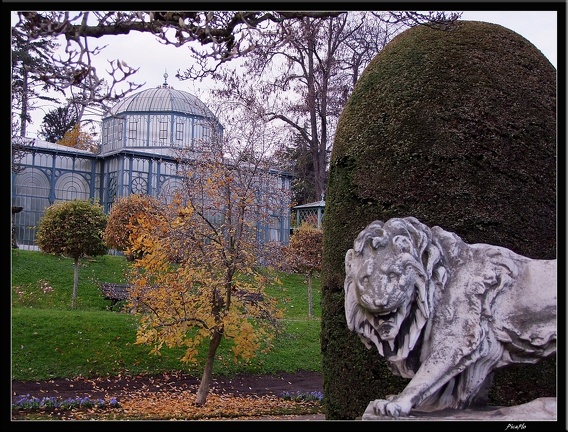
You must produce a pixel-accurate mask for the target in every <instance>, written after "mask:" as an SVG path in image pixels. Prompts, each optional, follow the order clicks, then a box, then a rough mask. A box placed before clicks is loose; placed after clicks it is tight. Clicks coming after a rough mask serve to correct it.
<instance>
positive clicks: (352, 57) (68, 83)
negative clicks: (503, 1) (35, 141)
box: [12, 11, 460, 199]
mask: <svg viewBox="0 0 568 432" xmlns="http://www.w3.org/2000/svg"><path fill="white" fill-rule="evenodd" d="M356 14H362V15H361V16H359V15H356ZM17 17H18V19H17V22H16V23H15V25H14V26H13V28H12V35H13V38H14V39H16V38H18V39H19V40H24V41H28V42H29V43H31V42H33V41H35V40H51V39H53V40H57V41H58V43H59V44H61V46H62V47H64V53H63V54H61V56H55V55H54V56H53V58H52V64H51V68H47V70H42V72H41V73H39V74H38V78H39V80H40V81H43V82H44V83H45V84H46V85H48V86H49V87H50V88H54V89H56V90H58V91H59V92H61V93H63V94H66V95H67V99H68V100H69V102H72V103H74V104H77V105H79V106H83V108H85V107H87V106H88V107H89V108H90V109H98V110H101V111H102V113H103V114H107V113H108V112H109V107H110V105H111V104H112V103H113V102H114V101H116V100H118V99H121V98H123V97H124V96H126V95H127V94H129V93H131V92H133V91H135V90H137V89H139V88H140V87H141V86H142V84H137V83H135V82H134V81H132V79H133V78H135V74H136V72H137V71H138V69H136V68H134V67H131V66H129V65H128V64H126V63H125V62H124V61H123V60H121V59H107V62H108V68H107V69H106V70H105V71H104V73H105V75H104V76H105V77H106V78H102V76H103V75H101V71H100V70H99V71H98V70H97V68H96V67H95V65H94V63H93V59H94V58H95V57H96V56H97V55H99V54H100V53H101V51H102V50H103V49H104V48H105V46H91V45H92V44H93V40H95V41H97V40H99V38H101V37H103V36H113V35H115V36H116V35H128V34H131V32H138V33H148V34H151V35H154V36H155V37H156V40H157V41H158V42H159V43H161V44H163V45H170V46H175V47H180V48H181V47H184V48H186V49H187V51H186V53H187V56H188V60H191V62H190V64H191V66H190V67H189V68H187V69H186V70H184V71H178V72H177V74H176V76H177V77H178V78H179V79H181V80H190V79H191V80H197V79H201V78H204V77H211V78H214V79H215V80H216V82H218V83H221V82H222V83H224V86H225V88H228V89H230V91H232V92H235V93H239V92H240V93H241V94H240V95H239V96H240V98H241V101H243V102H244V103H247V104H250V105H252V106H256V108H257V112H258V113H261V114H263V117H264V119H265V120H266V121H272V120H278V121H280V122H282V123H283V124H286V125H287V126H288V128H289V130H292V131H293V133H294V134H296V136H297V137H299V139H300V141H303V144H302V143H300V144H301V145H302V147H303V150H302V153H304V154H305V153H306V152H309V153H310V156H309V158H310V160H311V162H312V164H313V169H312V170H311V171H312V172H313V173H314V174H315V175H314V180H315V188H314V192H315V197H314V199H320V197H321V196H322V195H323V194H324V192H325V188H326V184H327V163H328V157H329V153H330V149H331V138H332V137H333V133H334V127H335V122H336V120H337V118H338V116H339V114H340V112H341V109H342V107H343V106H344V104H345V101H346V100H347V98H348V96H349V94H350V92H351V90H352V88H353V85H354V84H355V82H356V81H357V79H358V77H359V74H360V73H361V72H362V70H363V69H364V67H365V66H366V65H367V64H368V63H369V61H370V60H371V59H372V58H373V57H374V55H376V54H377V53H378V52H379V51H380V50H381V49H382V47H383V46H384V45H385V44H386V43H387V42H388V41H389V40H390V39H391V38H392V36H394V34H396V33H397V32H398V31H399V30H401V29H403V28H405V27H411V26H414V25H419V24H424V25H429V26H436V27H439V28H442V29H443V28H446V27H447V25H448V24H449V23H452V22H453V21H455V20H456V19H458V18H459V17H460V14H459V13H446V12H425V13H419V12H415V11H381V12H379V11H367V12H357V11H356V12H349V11H246V12H242V11H159V12H157V11H156V12H152V11H119V12H110V11H72V12H71V11H40V12H37V11H32V12H17ZM349 18H351V19H349ZM107 40H108V38H107V39H105V41H107ZM182 55H183V54H182ZM237 59H239V60H240V61H239V62H238V64H237V65H236V66H234V65H233V64H231V65H230V67H227V68H223V67H222V66H224V65H228V63H229V62H231V61H234V60H237ZM275 65H276V66H275ZM278 65H279V66H283V69H281V70H279V71H277V73H276V75H272V76H271V75H270V73H271V72H274V68H275V67H279V66H278ZM239 67H241V69H242V70H245V71H246V72H247V73H245V74H244V75H243V74H240V75H239V74H234V75H233V72H234V71H235V70H237V69H238V68H239ZM251 73H254V76H255V77H256V79H255V80H251V79H250V76H251V75H250V74H251ZM263 75H264V77H263V78H262V82H259V79H261V77H262V76H263ZM266 77H268V78H267V79H264V78H266ZM253 81H254V85H252V86H251V84H253ZM290 91H291V92H293V93H294V98H295V100H289V101H285V99H284V98H282V94H284V93H288V94H289V92H290ZM247 93H248V95H247ZM69 94H71V96H69ZM258 98H261V99H262V98H264V100H259V99H258ZM274 101H276V102H275V103H273V102H274ZM21 118H23V119H26V118H29V116H28V114H27V113H22V115H21ZM81 118H82V112H81V114H80V119H81Z"/></svg>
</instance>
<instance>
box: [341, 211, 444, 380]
mask: <svg viewBox="0 0 568 432" xmlns="http://www.w3.org/2000/svg"><path fill="white" fill-rule="evenodd" d="M401 235H402V236H406V237H407V238H408V239H410V240H411V244H412V248H411V251H410V255H411V257H412V259H413V264H414V267H415V269H416V270H418V271H419V272H420V274H421V275H422V277H421V278H417V279H416V283H415V289H414V294H413V298H412V299H410V303H409V305H408V307H407V308H406V309H405V310H402V311H399V314H400V315H403V316H400V317H399V320H400V319H402V320H401V321H400V322H398V324H399V331H398V335H397V337H396V339H395V340H394V341H384V340H382V339H381V337H380V335H379V333H378V332H377V327H378V318H377V317H376V316H374V315H373V314H371V313H370V312H369V311H368V310H366V309H365V308H363V307H361V305H360V304H359V301H358V298H357V295H356V292H355V280H354V273H353V271H352V269H347V268H346V278H345V310H346V317H347V323H348V327H349V329H350V330H352V331H355V332H356V333H357V334H358V335H359V337H360V338H361V340H362V341H363V343H364V344H365V345H366V346H367V347H368V348H370V347H371V346H372V345H374V346H375V347H376V348H377V350H378V351H379V353H380V354H381V355H382V356H384V357H385V358H387V359H388V360H389V366H390V368H391V370H392V371H393V373H396V374H397V375H401V376H403V377H405V378H411V377H412V376H414V372H416V370H417V368H418V367H419V365H420V363H421V360H420V358H416V356H412V355H411V354H412V353H413V352H416V351H418V350H416V349H415V348H418V347H419V346H420V345H421V343H422V340H423V339H424V337H425V336H427V334H428V329H427V328H426V329H425V325H426V324H427V323H428V322H429V320H430V318H431V313H432V311H431V307H432V304H433V295H434V293H435V291H436V286H437V287H438V289H441V288H443V286H444V284H445V279H446V277H445V276H446V270H445V268H444V266H443V265H442V263H441V261H440V258H441V255H440V251H439V249H438V248H437V247H436V246H435V245H434V244H432V233H431V231H430V229H429V228H428V227H427V226H426V225H424V224H422V223H421V222H419V221H418V220H417V219H415V218H412V217H407V218H404V219H391V220H389V221H387V223H386V225H385V223H383V222H381V221H375V222H373V223H371V224H370V225H368V226H367V227H366V228H365V229H364V230H363V231H361V232H360V233H359V235H358V236H357V238H356V240H355V242H354V247H353V250H354V255H355V256H356V257H359V258H362V255H363V250H364V249H368V250H369V252H370V253H371V254H373V252H374V251H376V250H377V249H379V248H381V247H386V246H387V244H388V243H389V242H390V241H392V240H393V238H394V237H396V236H401ZM355 259H356V258H355Z"/></svg>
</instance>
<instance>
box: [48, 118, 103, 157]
mask: <svg viewBox="0 0 568 432" xmlns="http://www.w3.org/2000/svg"><path fill="white" fill-rule="evenodd" d="M57 144H61V145H64V146H67V147H73V148H76V149H80V150H88V151H90V152H91V153H97V152H98V150H99V146H98V144H97V143H96V141H95V140H94V139H93V138H92V137H91V135H89V134H88V133H87V132H83V131H82V130H81V125H80V124H79V123H76V124H75V126H73V127H72V128H71V130H69V131H67V132H65V135H63V138H61V139H60V140H59V141H58V142H57Z"/></svg>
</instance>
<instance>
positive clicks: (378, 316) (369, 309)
mask: <svg viewBox="0 0 568 432" xmlns="http://www.w3.org/2000/svg"><path fill="white" fill-rule="evenodd" d="M428 239H429V231H428V230H427V227H425V226H423V225H422V224H420V222H418V221H416V220H414V219H412V218H408V219H392V220H390V221H388V222H387V223H385V224H383V223H382V222H380V221H375V222H373V223H371V224H370V225H368V226H367V227H366V228H365V229H364V230H363V231H361V233H360V234H359V235H358V236H357V239H356V240H355V242H354V244H353V249H349V250H348V251H347V253H346V255H345V275H346V277H345V287H344V288H345V315H346V318H347V324H348V327H349V329H350V330H352V331H354V332H356V333H357V334H359V336H360V337H361V339H362V341H363V342H364V343H365V344H366V345H367V347H371V344H373V345H375V346H376V347H377V349H378V350H379V353H380V354H381V355H384V356H385V357H387V358H389V360H391V361H399V360H400V361H403V359H405V358H407V356H408V354H409V352H410V351H411V350H412V349H413V348H414V346H415V344H416V342H417V341H418V339H419V337H420V334H421V332H422V329H423V328H424V326H425V324H426V322H427V320H428V318H429V317H430V313H429V284H430V275H431V273H430V272H429V270H431V268H432V265H431V264H432V263H433V261H432V259H433V258H434V257H435V254H432V253H431V252H432V251H430V252H428V253H426V252H425V251H426V249H427V248H428V244H429V242H428ZM425 265H426V266H428V268H427V267H425ZM401 368H404V366H401ZM407 373H410V372H407V371H406V370H401V374H403V376H404V374H407Z"/></svg>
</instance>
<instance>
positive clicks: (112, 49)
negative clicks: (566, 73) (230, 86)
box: [28, 10, 558, 137]
mask: <svg viewBox="0 0 568 432" xmlns="http://www.w3.org/2000/svg"><path fill="white" fill-rule="evenodd" d="M557 18H558V12H557V11H510V10H509V11H502V12H499V11H490V12H489V11H487V12H486V11H465V12H463V15H462V19H463V20H475V21H486V22H491V23H495V24H500V25H502V26H504V27H507V28H509V29H511V30H513V31H515V32H517V33H519V34H520V35H521V36H523V37H525V38H526V39H528V40H529V41H530V42H531V43H532V44H533V45H535V46H536V47H537V48H538V49H539V50H540V51H541V52H542V53H543V54H544V55H545V56H546V57H547V58H548V59H549V61H550V62H551V63H552V65H553V66H554V67H557V42H558V37H557V34H558V33H557ZM89 43H90V44H91V46H94V45H98V46H101V45H104V44H108V46H107V48H105V49H104V51H103V52H102V53H101V54H100V55H99V56H98V58H99V63H98V66H97V70H99V71H100V70H102V69H103V68H105V69H106V68H107V63H106V59H109V60H111V59H117V58H118V59H120V60H123V61H125V62H126V63H127V64H128V65H129V66H131V67H134V68H139V71H138V72H137V73H136V74H135V76H134V77H133V78H132V79H133V81H135V82H136V83H146V85H145V86H144V87H143V88H141V90H142V89H144V88H151V87H156V86H159V85H161V84H162V83H163V82H164V72H166V71H167V73H168V84H170V85H171V86H173V87H174V88H176V89H178V90H183V91H187V92H189V93H192V94H194V95H195V96H197V97H199V98H200V99H202V100H203V101H204V102H205V103H207V99H208V95H207V91H208V89H209V88H210V84H209V83H207V82H202V83H200V82H193V81H189V80H185V81H180V80H178V79H177V78H175V74H176V72H177V71H178V70H182V71H183V70H185V69H186V68H188V66H190V65H189V64H188V63H187V61H188V60H187V59H188V58H189V57H188V55H185V50H187V48H184V47H182V48H175V47H173V46H164V45H161V44H160V43H159V42H157V40H156V39H155V38H154V37H152V36H151V35H148V34H134V33H133V34H130V35H126V36H109V37H106V38H101V40H92V41H90V42H89ZM51 109H53V107H43V109H37V110H35V111H34V113H33V114H32V118H33V122H34V123H33V124H32V125H29V126H28V136H29V137H36V134H37V131H38V130H39V128H40V126H41V123H42V121H43V116H44V115H45V113H47V112H49V111H50V110H51Z"/></svg>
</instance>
